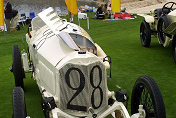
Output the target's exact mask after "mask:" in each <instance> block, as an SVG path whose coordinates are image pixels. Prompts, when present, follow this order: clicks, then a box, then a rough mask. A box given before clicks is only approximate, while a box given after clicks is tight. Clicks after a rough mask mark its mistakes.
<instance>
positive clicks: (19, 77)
mask: <svg viewBox="0 0 176 118" xmlns="http://www.w3.org/2000/svg"><path fill="white" fill-rule="evenodd" d="M12 56H13V64H12V72H13V75H14V78H15V86H20V87H21V88H23V89H24V83H23V78H25V73H24V69H23V63H22V60H21V53H20V48H19V47H18V45H15V46H14V47H13V49H12Z"/></svg>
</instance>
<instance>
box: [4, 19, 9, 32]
mask: <svg viewBox="0 0 176 118" xmlns="http://www.w3.org/2000/svg"><path fill="white" fill-rule="evenodd" d="M5 24H6V28H7V31H8V32H10V19H5Z"/></svg>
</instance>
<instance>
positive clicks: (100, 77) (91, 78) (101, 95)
mask: <svg viewBox="0 0 176 118" xmlns="http://www.w3.org/2000/svg"><path fill="white" fill-rule="evenodd" d="M95 68H97V69H98V70H99V79H100V82H99V83H98V85H97V86H95V85H94V82H93V75H94V74H93V73H94V69H95ZM96 79H97V78H96ZM101 81H102V70H101V68H100V66H98V65H96V66H94V67H93V68H92V70H91V72H90V84H91V85H92V87H93V88H94V90H93V92H92V96H91V103H92V107H93V108H94V109H98V108H99V107H100V106H101V104H102V102H103V90H102V89H101V87H100V84H101ZM97 89H98V90H99V91H100V97H101V99H100V104H99V105H98V106H95V101H94V99H95V98H94V93H95V90H97Z"/></svg>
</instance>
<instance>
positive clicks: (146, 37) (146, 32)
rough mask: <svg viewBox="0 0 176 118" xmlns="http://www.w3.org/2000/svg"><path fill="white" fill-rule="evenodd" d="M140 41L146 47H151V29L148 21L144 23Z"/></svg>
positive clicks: (141, 27)
mask: <svg viewBox="0 0 176 118" xmlns="http://www.w3.org/2000/svg"><path fill="white" fill-rule="evenodd" d="M140 40H141V44H142V46H144V47H149V46H150V42H151V29H150V26H149V24H148V23H147V22H146V21H142V23H141V26H140Z"/></svg>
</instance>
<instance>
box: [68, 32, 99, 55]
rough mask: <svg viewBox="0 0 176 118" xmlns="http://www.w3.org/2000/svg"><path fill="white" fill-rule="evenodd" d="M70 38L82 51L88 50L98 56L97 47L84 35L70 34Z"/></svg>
mask: <svg viewBox="0 0 176 118" xmlns="http://www.w3.org/2000/svg"><path fill="white" fill-rule="evenodd" d="M70 36H71V38H72V39H73V41H74V42H75V43H76V45H77V46H78V47H79V48H80V49H81V50H87V51H89V52H91V53H93V54H95V55H96V54H97V48H96V46H95V45H94V44H93V43H92V42H91V41H90V40H89V39H87V38H86V37H84V36H82V35H79V34H73V33H70Z"/></svg>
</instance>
